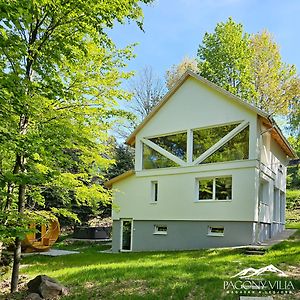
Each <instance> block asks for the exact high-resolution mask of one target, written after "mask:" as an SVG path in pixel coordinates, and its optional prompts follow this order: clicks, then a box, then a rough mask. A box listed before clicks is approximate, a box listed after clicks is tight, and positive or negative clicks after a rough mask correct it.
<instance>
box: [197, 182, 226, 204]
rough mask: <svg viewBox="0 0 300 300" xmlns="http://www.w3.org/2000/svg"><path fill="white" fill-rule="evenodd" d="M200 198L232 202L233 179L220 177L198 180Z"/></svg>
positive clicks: (199, 199)
mask: <svg viewBox="0 0 300 300" xmlns="http://www.w3.org/2000/svg"><path fill="white" fill-rule="evenodd" d="M197 194H198V198H197V201H201V200H212V201H213V200H231V199H232V177H231V176H228V177H218V178H209V179H200V180H198V193H197Z"/></svg>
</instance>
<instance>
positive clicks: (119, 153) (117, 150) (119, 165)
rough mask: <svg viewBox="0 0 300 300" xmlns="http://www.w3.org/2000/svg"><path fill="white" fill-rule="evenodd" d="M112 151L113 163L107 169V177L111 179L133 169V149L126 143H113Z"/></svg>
mask: <svg viewBox="0 0 300 300" xmlns="http://www.w3.org/2000/svg"><path fill="white" fill-rule="evenodd" d="M112 152H113V159H114V163H113V164H112V165H111V166H110V167H109V169H108V170H107V178H108V179H111V178H114V177H116V176H119V175H121V174H123V173H124V172H126V171H129V170H132V169H134V151H133V149H132V148H130V147H129V146H127V145H118V144H117V143H115V146H114V149H113V150H112Z"/></svg>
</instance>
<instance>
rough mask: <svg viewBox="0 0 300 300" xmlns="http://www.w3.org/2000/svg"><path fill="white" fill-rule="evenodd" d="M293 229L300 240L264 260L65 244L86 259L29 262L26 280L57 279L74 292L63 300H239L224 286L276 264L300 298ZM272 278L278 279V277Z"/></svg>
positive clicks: (299, 260) (220, 252)
mask: <svg viewBox="0 0 300 300" xmlns="http://www.w3.org/2000/svg"><path fill="white" fill-rule="evenodd" d="M290 227H293V228H297V229H298V232H297V233H296V235H294V236H293V237H292V238H290V239H289V240H287V241H284V242H282V243H280V244H278V245H275V246H273V247H272V248H271V249H269V250H268V251H267V252H266V254H264V255H246V254H244V253H243V252H242V250H241V249H210V250H197V251H182V252H146V253H122V254H106V253H99V251H101V250H104V249H107V248H108V246H103V245H102V246H101V245H89V244H86V243H75V244H70V245H66V244H65V243H64V242H60V243H58V244H57V245H56V247H57V248H60V249H68V250H70V249H72V250H79V251H80V252H81V253H80V254H74V255H68V256H61V257H47V256H41V255H34V256H27V257H24V258H23V260H22V269H21V274H23V275H27V276H29V277H30V278H32V277H35V276H36V275H38V274H46V275H48V276H50V277H54V278H56V279H58V280H59V281H60V282H61V283H62V284H64V285H66V286H67V287H68V288H69V289H70V294H69V295H68V296H65V297H64V298H62V299H72V300H73V299H76V300H79V299H82V300H87V299H96V300H98V299H105V300H106V299H107V300H110V299H113V300H119V299H120V300H126V299H130V300H135V299H150V300H161V299H175V300H176V299H178V300H181V299H204V300H210V299H211V300H216V299H228V300H230V299H238V296H237V295H236V294H227V293H226V291H225V290H224V289H223V282H224V280H227V281H228V280H232V279H231V278H230V277H231V276H233V275H234V274H236V273H238V272H239V271H241V270H242V269H244V268H248V267H254V268H260V267H264V266H266V265H269V264H273V265H274V266H276V267H278V268H279V269H281V270H283V271H285V272H286V273H287V274H288V275H289V278H284V280H292V282H293V285H294V287H295V288H296V290H297V291H298V292H297V293H298V296H299V290H300V224H292V225H291V226H290ZM268 278H269V279H271V280H276V279H278V277H276V276H274V275H273V276H271V275H270V277H268ZM281 279H282V278H281ZM282 280H283V279H282ZM22 296H24V294H22V293H21V294H19V297H22ZM298 296H297V295H296V294H295V293H294V294H293V295H288V296H281V295H276V296H275V298H276V299H297V298H296V297H298ZM15 297H16V298H18V295H16V296H15ZM293 297H295V298H293Z"/></svg>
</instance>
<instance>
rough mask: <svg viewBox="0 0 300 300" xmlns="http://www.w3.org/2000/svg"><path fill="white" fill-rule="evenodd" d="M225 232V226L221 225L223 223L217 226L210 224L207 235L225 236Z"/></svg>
mask: <svg viewBox="0 0 300 300" xmlns="http://www.w3.org/2000/svg"><path fill="white" fill-rule="evenodd" d="M212 228H218V229H223V232H212ZM224 233H225V227H224V226H221V225H217V226H212V225H209V226H208V228H207V235H208V236H219V237H222V236H224Z"/></svg>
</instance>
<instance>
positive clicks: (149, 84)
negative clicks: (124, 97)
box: [129, 67, 165, 122]
mask: <svg viewBox="0 0 300 300" xmlns="http://www.w3.org/2000/svg"><path fill="white" fill-rule="evenodd" d="M129 90H130V92H131V93H132V94H133V99H132V103H131V105H130V110H131V111H133V113H134V114H135V115H136V116H137V119H138V121H139V122H140V121H142V120H143V119H144V118H145V117H146V116H147V115H148V114H149V113H150V112H151V110H152V109H153V108H154V106H155V105H156V104H157V103H158V102H159V101H160V100H161V98H162V97H163V96H164V94H165V86H164V84H163V82H162V81H161V80H160V78H159V77H157V76H156V75H155V74H154V72H153V70H152V68H151V67H145V68H143V69H142V70H141V71H140V72H139V74H138V76H137V77H136V78H135V79H133V80H132V81H131V82H130V85H129Z"/></svg>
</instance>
